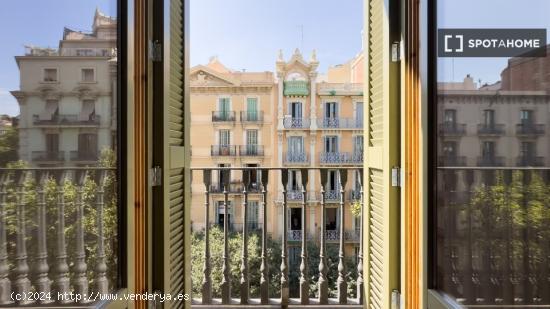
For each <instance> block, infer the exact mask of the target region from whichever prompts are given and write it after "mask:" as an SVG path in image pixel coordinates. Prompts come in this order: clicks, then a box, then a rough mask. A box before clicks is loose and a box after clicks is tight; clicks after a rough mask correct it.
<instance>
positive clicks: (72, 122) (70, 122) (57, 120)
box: [32, 114, 101, 126]
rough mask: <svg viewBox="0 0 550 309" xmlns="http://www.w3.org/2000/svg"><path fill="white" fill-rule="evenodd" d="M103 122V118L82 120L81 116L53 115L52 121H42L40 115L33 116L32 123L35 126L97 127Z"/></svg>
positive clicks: (95, 117)
mask: <svg viewBox="0 0 550 309" xmlns="http://www.w3.org/2000/svg"><path fill="white" fill-rule="evenodd" d="M100 122H101V116H99V115H90V116H89V117H87V118H80V116H79V115H65V114H57V115H52V118H51V119H40V116H39V115H33V116H32V123H33V124H34V125H35V126H97V125H99V124H100Z"/></svg>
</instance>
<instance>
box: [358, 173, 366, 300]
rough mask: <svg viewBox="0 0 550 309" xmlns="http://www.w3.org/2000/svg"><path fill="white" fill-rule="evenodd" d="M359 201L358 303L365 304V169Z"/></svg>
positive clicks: (361, 177) (361, 178)
mask: <svg viewBox="0 0 550 309" xmlns="http://www.w3.org/2000/svg"><path fill="white" fill-rule="evenodd" d="M359 179H360V182H359V185H360V191H359V196H360V198H359V200H360V201H361V221H360V223H359V253H358V254H357V302H358V303H359V304H363V301H364V299H363V298H364V291H363V289H364V279H363V228H364V227H363V224H364V222H363V221H364V219H365V217H364V216H363V215H364V210H363V209H364V202H365V200H364V199H363V169H359Z"/></svg>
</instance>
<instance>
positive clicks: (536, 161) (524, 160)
mask: <svg viewBox="0 0 550 309" xmlns="http://www.w3.org/2000/svg"><path fill="white" fill-rule="evenodd" d="M516 164H517V166H544V157H536V156H519V157H517V159H516Z"/></svg>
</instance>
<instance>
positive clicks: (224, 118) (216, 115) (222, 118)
mask: <svg viewBox="0 0 550 309" xmlns="http://www.w3.org/2000/svg"><path fill="white" fill-rule="evenodd" d="M212 122H235V112H234V111H214V112H212Z"/></svg>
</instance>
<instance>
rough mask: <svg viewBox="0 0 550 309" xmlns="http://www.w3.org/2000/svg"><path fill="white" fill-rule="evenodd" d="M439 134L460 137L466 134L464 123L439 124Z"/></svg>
mask: <svg viewBox="0 0 550 309" xmlns="http://www.w3.org/2000/svg"><path fill="white" fill-rule="evenodd" d="M439 134H440V135H444V136H461V135H465V134H466V124H465V123H452V122H446V123H441V124H439Z"/></svg>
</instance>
